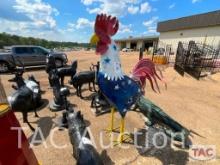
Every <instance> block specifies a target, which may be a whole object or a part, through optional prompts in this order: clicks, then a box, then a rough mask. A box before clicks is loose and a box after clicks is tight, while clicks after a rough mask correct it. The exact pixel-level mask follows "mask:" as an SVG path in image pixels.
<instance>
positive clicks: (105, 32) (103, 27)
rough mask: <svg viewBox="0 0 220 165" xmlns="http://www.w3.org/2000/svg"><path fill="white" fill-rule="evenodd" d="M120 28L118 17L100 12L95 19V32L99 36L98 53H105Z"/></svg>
mask: <svg viewBox="0 0 220 165" xmlns="http://www.w3.org/2000/svg"><path fill="white" fill-rule="evenodd" d="M118 28H119V22H118V20H117V18H116V17H112V16H111V15H109V16H107V15H106V14H98V15H97V16H96V20H95V33H96V35H97V36H98V37H99V41H98V43H97V47H96V53H100V54H104V53H105V52H106V51H107V50H108V44H110V43H111V36H113V35H115V34H116V33H117V31H118Z"/></svg>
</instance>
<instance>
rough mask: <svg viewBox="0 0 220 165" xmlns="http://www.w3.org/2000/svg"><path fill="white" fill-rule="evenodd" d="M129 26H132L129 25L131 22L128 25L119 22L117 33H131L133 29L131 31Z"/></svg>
mask: <svg viewBox="0 0 220 165" xmlns="http://www.w3.org/2000/svg"><path fill="white" fill-rule="evenodd" d="M131 28H132V25H131V24H129V25H124V24H122V23H120V25H119V31H118V33H119V34H123V33H133V31H132V29H131Z"/></svg>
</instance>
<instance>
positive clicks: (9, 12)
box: [0, 0, 31, 21]
mask: <svg viewBox="0 0 220 165" xmlns="http://www.w3.org/2000/svg"><path fill="white" fill-rule="evenodd" d="M14 4H15V2H14V1H13V0H7V1H3V0H0V11H1V12H0V18H3V19H7V20H11V21H31V20H30V18H28V17H27V16H26V15H24V14H22V13H18V12H16V10H15V9H14V8H13V5H14Z"/></svg>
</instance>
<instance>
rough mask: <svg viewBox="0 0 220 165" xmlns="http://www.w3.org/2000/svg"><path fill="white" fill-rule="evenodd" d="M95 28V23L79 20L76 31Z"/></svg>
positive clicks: (84, 19)
mask: <svg viewBox="0 0 220 165" xmlns="http://www.w3.org/2000/svg"><path fill="white" fill-rule="evenodd" d="M93 26H94V22H92V21H89V20H88V19H86V18H78V20H77V22H76V26H75V27H76V29H83V28H86V27H90V28H91V27H93Z"/></svg>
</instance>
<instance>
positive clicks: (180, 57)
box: [174, 42, 187, 76]
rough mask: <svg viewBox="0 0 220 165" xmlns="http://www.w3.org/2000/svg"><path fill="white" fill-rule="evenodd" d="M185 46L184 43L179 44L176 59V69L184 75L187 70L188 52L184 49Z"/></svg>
mask: <svg viewBox="0 0 220 165" xmlns="http://www.w3.org/2000/svg"><path fill="white" fill-rule="evenodd" d="M184 45H185V44H183V43H182V42H179V44H178V48H177V52H176V59H175V64H174V69H175V70H176V71H177V72H178V73H179V74H180V75H182V76H183V75H184V70H185V60H186V54H187V51H186V49H185V48H184Z"/></svg>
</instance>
